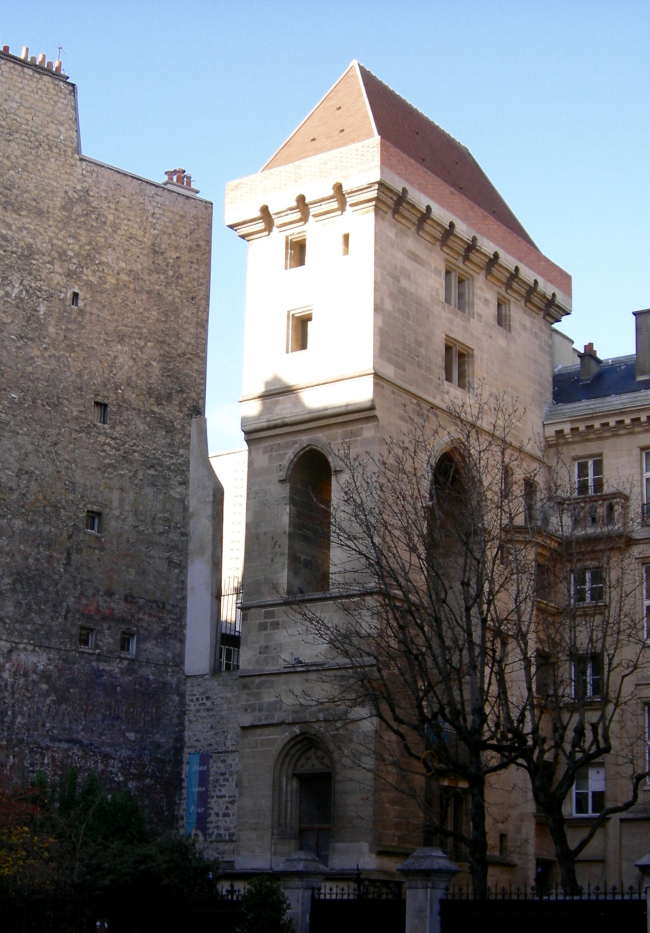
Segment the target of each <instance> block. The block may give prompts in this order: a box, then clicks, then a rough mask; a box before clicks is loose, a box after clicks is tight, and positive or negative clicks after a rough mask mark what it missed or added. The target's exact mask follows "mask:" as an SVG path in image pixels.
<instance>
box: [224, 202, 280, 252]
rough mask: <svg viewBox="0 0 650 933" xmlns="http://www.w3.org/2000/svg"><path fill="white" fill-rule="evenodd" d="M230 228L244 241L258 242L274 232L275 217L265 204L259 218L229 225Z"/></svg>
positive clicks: (261, 208)
mask: <svg viewBox="0 0 650 933" xmlns="http://www.w3.org/2000/svg"><path fill="white" fill-rule="evenodd" d="M228 226H229V227H230V229H231V230H234V231H235V233H236V234H237V236H239V237H241V238H242V240H246V241H247V242H248V243H250V242H251V240H258V239H259V238H260V237H263V236H268V235H269V233H270V232H271V230H273V217H272V216H271V212H270V210H269V208H268V205H267V204H263V205H262V206H261V207H260V212H259V214H258V216H257V217H249V218H248V219H247V220H240V221H237V223H234V224H228Z"/></svg>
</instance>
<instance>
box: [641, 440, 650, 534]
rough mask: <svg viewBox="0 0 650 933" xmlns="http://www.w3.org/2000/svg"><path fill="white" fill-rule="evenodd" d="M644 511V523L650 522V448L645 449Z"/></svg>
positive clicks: (643, 455)
mask: <svg viewBox="0 0 650 933" xmlns="http://www.w3.org/2000/svg"><path fill="white" fill-rule="evenodd" d="M642 457H643V506H642V509H643V512H642V517H643V521H644V523H646V524H647V523H648V522H650V450H644V451H643V454H642Z"/></svg>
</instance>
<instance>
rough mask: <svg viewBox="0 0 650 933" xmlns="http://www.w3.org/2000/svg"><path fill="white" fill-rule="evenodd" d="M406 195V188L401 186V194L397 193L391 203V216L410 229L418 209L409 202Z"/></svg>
mask: <svg viewBox="0 0 650 933" xmlns="http://www.w3.org/2000/svg"><path fill="white" fill-rule="evenodd" d="M408 197H409V190H408V188H402V192H401V194H398V195H397V197H396V198H395V202H394V203H393V217H394V218H395V220H396V221H397V222H398V223H400V224H402V225H403V226H404V227H407V228H408V229H409V230H410V229H411V227H414V226H415V225H416V223H417V221H418V217H419V215H420V211H419V210H418V208H417V207H416V206H415V205H414V204H413V203H409V199H408Z"/></svg>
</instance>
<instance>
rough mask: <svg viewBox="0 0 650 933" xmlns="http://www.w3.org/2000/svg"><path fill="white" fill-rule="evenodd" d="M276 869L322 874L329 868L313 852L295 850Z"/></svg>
mask: <svg viewBox="0 0 650 933" xmlns="http://www.w3.org/2000/svg"><path fill="white" fill-rule="evenodd" d="M276 871H283V872H296V873H301V874H302V873H305V874H310V875H322V874H326V873H327V868H326V867H325V865H323V863H322V862H321V860H320V859H319V858H316V856H315V855H314V854H313V852H301V851H298V852H294V853H293V854H292V855H289V856H287V858H285V860H284V862H282V864H281V865H279V866H278V867H277V868H276Z"/></svg>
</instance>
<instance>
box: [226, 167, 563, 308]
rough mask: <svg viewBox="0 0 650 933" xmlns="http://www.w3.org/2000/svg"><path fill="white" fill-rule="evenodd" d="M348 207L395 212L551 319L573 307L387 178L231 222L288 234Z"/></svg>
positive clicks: (252, 234)
mask: <svg viewBox="0 0 650 933" xmlns="http://www.w3.org/2000/svg"><path fill="white" fill-rule="evenodd" d="M348 208H349V209H350V210H352V211H355V212H358V213H365V212H366V211H375V210H378V211H381V212H382V213H383V214H389V213H390V214H392V216H393V217H394V219H395V220H396V221H397V222H398V223H400V224H402V225H403V226H404V227H406V228H407V229H414V230H415V233H416V234H417V235H418V236H419V237H422V239H423V240H426V241H427V243H430V244H431V245H432V246H435V245H438V244H439V245H440V248H441V250H442V251H443V253H445V254H446V255H448V256H449V257H450V258H451V259H453V260H454V262H456V263H459V264H462V265H466V266H467V267H468V269H470V270H471V271H472V272H473V273H475V274H477V275H480V274H482V273H485V277H486V279H488V280H489V281H490V282H492V284H493V285H496V287H497V288H499V289H501V290H502V291H503V292H505V293H506V294H508V295H510V296H511V297H512V298H514V299H515V300H516V301H520V302H521V303H522V304H524V305H525V306H526V307H528V308H530V309H531V310H532V311H535V312H537V313H538V314H543V315H544V316H545V317H546V318H547V320H549V321H551V322H552V323H555V322H557V321H560V320H561V319H562V318H563V317H564V315H565V314H568V309H567V308H564V307H563V306H562V305H561V304H560V302H559V301H558V299H557V295H556V293H555V292H552V293H551V294H549V293H548V292H546V291H545V290H544V289H543V288H542V287H541V286H540V283H539V280H538V279H534V278H533V279H531V278H530V277H527V276H526V275H524V273H523V272H522V271H521V268H520V267H519V266H518V265H515V266H514V267H512V266H510V265H508V264H507V263H506V262H505V261H504V260H503V259H502V258H501V255H500V254H499V251H498V250H495V251H494V252H492V253H490V252H489V251H488V250H486V249H485V248H484V247H483V246H482V245H481V244H480V243H479V240H478V237H477V236H471V237H470V236H467V235H465V234H464V233H461V232H460V231H459V230H458V229H457V227H456V224H455V223H454V221H453V220H450V221H449V222H448V223H445V222H444V221H443V220H442V219H441V218H439V217H437V216H435V214H434V213H433V209H432V207H431V205H430V204H427V205H426V207H425V209H424V210H422V208H421V207H420V205H419V204H417V203H415V202H414V201H412V200H409V191H408V188H406V187H404V188H402V190H401V191H399V192H398V191H396V190H395V189H394V188H392V187H391V186H390V185H387V184H386V183H385V182H383V181H377V182H371V183H369V184H366V185H360V186H359V187H356V188H351V189H348V190H345V191H344V190H343V186H342V185H341V184H340V183H337V184H335V185H333V187H332V194H329V195H326V196H325V197H321V198H316V199H314V200H311V201H307V200H306V198H305V196H304V195H302V194H299V195H298V196H297V198H296V201H295V204H292V205H291V206H290V207H287V208H284V209H283V210H280V211H274V212H273V214H272V213H271V211H270V210H269V208H268V205H266V204H264V205H262V207H261V208H260V211H259V214H258V216H257V217H253V218H250V219H248V220H243V221H240V222H238V223H234V224H231V225H230V226H231V228H232V229H233V230H234V231H235V233H236V234H237V235H238V236H240V237H242V238H243V239H245V240H248V241H250V240H255V239H258V238H259V237H264V236H268V235H269V233H271V231H272V230H273V228H274V227H277V228H278V230H281V231H282V232H289V231H291V230H292V229H295V228H297V227H301V226H303V225H304V224H305V223H307V221H308V220H309V219H310V218H311V219H312V220H315V221H320V220H326V219H329V218H331V217H335V216H337V215H340V214H343V213H344V212H345V211H346V210H347V209H348Z"/></svg>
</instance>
